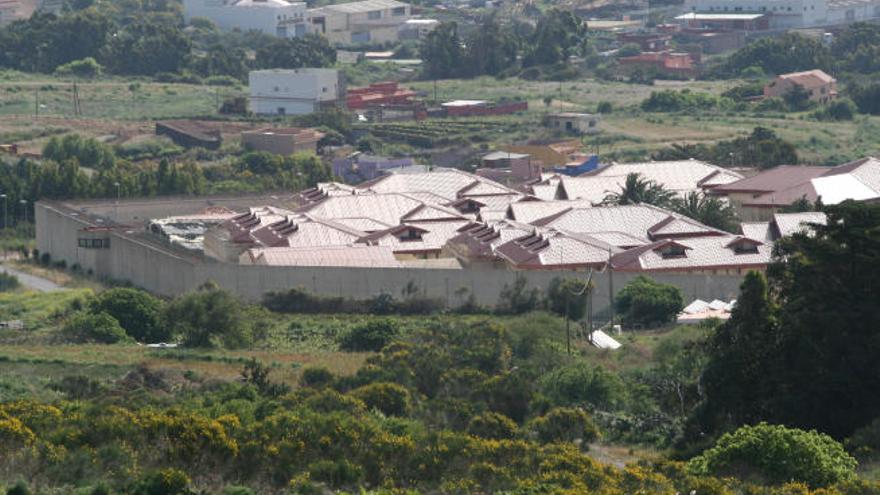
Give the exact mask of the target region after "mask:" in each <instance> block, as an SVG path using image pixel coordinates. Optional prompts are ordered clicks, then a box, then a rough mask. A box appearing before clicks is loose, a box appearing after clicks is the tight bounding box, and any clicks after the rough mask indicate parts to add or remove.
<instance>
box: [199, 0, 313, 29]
mask: <svg viewBox="0 0 880 495" xmlns="http://www.w3.org/2000/svg"><path fill="white" fill-rule="evenodd" d="M183 6H184V19H185V20H186V22H187V23H189V22H190V21H191V20H192V18H193V17H203V18H206V19H209V20H211V21H213V22H214V23H215V24H217V26H218V27H219V28H221V29H226V30H231V29H239V30H241V31H252V30H255V31H261V32H263V33H266V34H269V35H272V36H280V37H283V38H297V37H300V36H303V35H305V34H306V33H307V32H309V31H308V30H309V26H310V25H309V22H308V17H307V9H306V4H305V2H287V1H286V0H184V2H183Z"/></svg>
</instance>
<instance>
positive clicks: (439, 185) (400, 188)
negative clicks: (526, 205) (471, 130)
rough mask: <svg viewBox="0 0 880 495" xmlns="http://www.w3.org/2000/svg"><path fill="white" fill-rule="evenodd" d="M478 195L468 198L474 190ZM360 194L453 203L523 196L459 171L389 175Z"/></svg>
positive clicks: (364, 187)
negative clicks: (483, 196) (429, 197)
mask: <svg viewBox="0 0 880 495" xmlns="http://www.w3.org/2000/svg"><path fill="white" fill-rule="evenodd" d="M478 186H479V188H478V189H477V191H478V192H477V193H476V194H475V193H470V194H468V193H467V191H469V190H472V189H474V188H477V187H478ZM357 189H359V190H370V191H373V192H376V193H406V194H409V193H430V194H433V195H435V196H438V197H441V198H443V199H445V200H446V201H454V200H456V199H459V198H460V197H461V196H463V195H471V196H474V195H480V194H499V195H511V196H516V197H517V198H519V197H521V196H522V193H520V192H518V191H516V190H514V189H510V188H509V187H505V186H503V185H501V184H499V183H497V182H494V181H491V180H489V179H486V178H485V177H480V176H478V175H474V174H470V173H467V172H463V171H461V170H456V169H440V170H436V171H433V172H424V173H416V174H397V173H390V174H387V175H383V176H381V177H378V178H376V179H373V180H371V181H367V182H364V183H362V184H359V185H358V186H357Z"/></svg>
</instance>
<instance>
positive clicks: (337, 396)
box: [303, 388, 367, 414]
mask: <svg viewBox="0 0 880 495" xmlns="http://www.w3.org/2000/svg"><path fill="white" fill-rule="evenodd" d="M303 404H304V405H305V406H306V407H307V408H308V409H310V410H312V411H317V412H323V413H330V412H334V411H343V412H347V413H349V414H358V413H362V412H364V411H366V410H367V406H366V404H364V401H362V400H360V399H358V398H356V397H353V396H351V395H345V394H341V393H339V392H337V391H336V390H333V389H329V388H327V389H324V390H321V391H320V392H317V393H315V394H314V395H312V396H310V397H309V398H307V399H306V400H305V401H304V402H303Z"/></svg>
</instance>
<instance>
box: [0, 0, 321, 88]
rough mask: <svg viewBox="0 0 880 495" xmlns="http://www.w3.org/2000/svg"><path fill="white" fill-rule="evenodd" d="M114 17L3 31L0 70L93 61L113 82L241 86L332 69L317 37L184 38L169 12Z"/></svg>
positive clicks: (210, 29)
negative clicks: (161, 77) (117, 78)
mask: <svg viewBox="0 0 880 495" xmlns="http://www.w3.org/2000/svg"><path fill="white" fill-rule="evenodd" d="M108 12H111V13H110V14H108ZM112 12H113V10H112V9H107V8H105V7H103V6H102V7H101V8H100V9H99V8H98V7H89V8H86V9H83V10H76V11H73V12H65V13H62V14H60V15H58V16H56V15H54V14H41V13H37V14H35V15H34V16H33V17H31V18H30V19H27V20H21V21H16V22H13V23H11V24H9V25H8V26H5V27H3V28H0V67H6V68H11V69H17V70H21V71H26V72H45V73H49V72H53V71H56V70H57V69H59V67H65V66H66V64H70V63H72V62H76V61H83V60H89V59H91V60H94V61H95V62H96V63H97V64H98V67H99V68H101V69H103V70H106V71H107V72H110V73H112V74H122V75H145V76H155V75H157V74H182V73H184V74H186V73H192V74H196V75H198V76H202V77H211V76H228V77H232V78H235V79H239V80H242V79H243V78H244V77H246V75H247V71H248V70H249V69H262V68H299V67H326V66H328V65H332V64H333V63H335V61H336V52H335V50H334V49H333V48H332V47H330V45H329V43H328V42H327V40H326V39H325V38H323V37H321V36H318V35H308V36H305V37H303V38H297V39H279V38H275V37H272V36H268V35H264V34H258V33H247V34H241V33H235V32H233V33H224V32H221V31H219V30H218V29H217V27H216V26H214V25H213V24H211V23H210V22H207V21H205V22H196V23H194V26H193V27H192V28H191V29H187V30H185V29H184V26H183V24H182V19H181V18H180V17H179V16H178V15H174V14H172V13H169V12H142V13H141V14H140V15H134V16H131V17H120V16H119V15H112ZM246 50H255V51H256V54H257V55H256V58H255V59H254V60H249V59H248V57H247V56H246V55H245V52H246ZM61 72H64V71H61ZM95 72H96V70H94V69H93V70H91V71H89V72H83V73H82V75H87V74H89V73H95Z"/></svg>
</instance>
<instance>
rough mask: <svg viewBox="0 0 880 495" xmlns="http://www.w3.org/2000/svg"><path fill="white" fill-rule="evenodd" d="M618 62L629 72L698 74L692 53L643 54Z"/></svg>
mask: <svg viewBox="0 0 880 495" xmlns="http://www.w3.org/2000/svg"><path fill="white" fill-rule="evenodd" d="M617 62H618V63H620V65H621V67H623V68H624V69H625V70H627V71H633V70H637V69H642V70H654V71H657V72H658V73H662V74H670V75H677V76H685V77H692V76H694V75H696V73H697V68H696V64H695V60H694V58H693V54H690V53H675V52H670V51H659V52H642V53H640V54H638V55H633V56H632V57H621V58H619V59H617Z"/></svg>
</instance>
